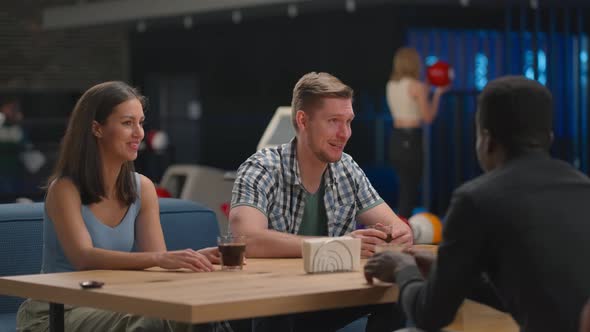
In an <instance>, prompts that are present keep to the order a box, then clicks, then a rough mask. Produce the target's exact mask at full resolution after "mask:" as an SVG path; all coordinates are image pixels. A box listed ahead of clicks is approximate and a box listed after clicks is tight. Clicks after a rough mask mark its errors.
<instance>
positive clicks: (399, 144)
mask: <svg viewBox="0 0 590 332" xmlns="http://www.w3.org/2000/svg"><path fill="white" fill-rule="evenodd" d="M389 147H390V148H389V150H390V151H389V157H390V160H391V163H392V165H393V168H394V170H395V172H396V174H397V177H398V179H399V200H398V205H397V209H398V210H397V213H398V215H400V216H402V217H405V218H409V217H411V213H412V210H413V209H414V207H416V205H417V203H418V188H419V186H420V180H421V179H422V165H423V158H424V156H423V146H422V128H394V129H393V134H392V135H391V140H390V144H389Z"/></svg>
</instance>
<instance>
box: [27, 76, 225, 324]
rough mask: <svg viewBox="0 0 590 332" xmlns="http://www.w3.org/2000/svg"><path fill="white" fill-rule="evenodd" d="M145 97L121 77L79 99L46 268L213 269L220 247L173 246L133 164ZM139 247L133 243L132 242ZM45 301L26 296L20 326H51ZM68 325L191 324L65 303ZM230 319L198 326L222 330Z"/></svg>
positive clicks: (51, 193)
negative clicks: (166, 239) (168, 246)
mask: <svg viewBox="0 0 590 332" xmlns="http://www.w3.org/2000/svg"><path fill="white" fill-rule="evenodd" d="M143 107H144V97H143V96H141V95H140V94H139V93H138V91H136V90H135V89H133V88H132V87H130V86H128V85H127V84H125V83H123V82H106V83H102V84H98V85H96V86H94V87H92V88H90V89H88V90H87V91H86V92H85V93H84V95H83V96H82V97H81V98H80V100H79V101H78V102H77V104H76V106H75V108H74V111H73V113H72V115H71V117H70V120H69V124H68V127H67V130H66V134H65V136H64V138H63V141H62V144H61V151H60V154H59V159H58V161H57V165H56V167H55V171H54V173H53V175H52V176H51V177H50V179H49V181H48V187H47V196H46V198H45V209H44V215H43V242H44V243H43V260H42V268H41V273H54V272H69V271H77V270H91V269H112V270H118V269H132V270H140V269H146V268H149V267H154V266H158V267H161V268H164V269H180V268H184V269H189V270H191V271H194V272H209V271H213V265H212V264H213V263H218V262H219V252H218V251H217V248H205V249H201V250H198V251H194V250H192V249H185V250H179V251H167V250H166V244H165V243H164V236H163V233H162V227H161V225H160V218H159V215H160V214H159V205H158V198H157V196H156V190H155V188H154V184H153V183H152V182H151V181H150V180H149V179H148V178H146V177H145V176H143V175H140V174H138V173H136V172H134V167H133V161H134V160H135V159H136V158H137V153H138V149H139V145H140V143H141V141H142V140H143V138H144V131H143V122H144V112H143ZM133 248H135V249H136V250H135V251H132V249H133ZM48 307H49V305H48V304H47V303H43V302H38V301H33V300H26V301H25V302H24V303H23V304H22V305H21V307H20V308H19V311H18V313H17V329H18V330H19V331H32V332H34V331H47V329H48V324H49V319H48ZM64 316H65V329H66V331H183V330H190V328H192V327H191V326H189V325H188V324H184V323H176V322H169V321H163V320H159V319H154V318H148V317H140V316H135V315H130V314H124V313H116V312H109V311H105V310H100V309H93V308H83V307H71V306H66V308H65V315H64ZM226 327H227V325H226V324H225V323H223V324H221V323H219V324H213V325H210V326H197V327H196V328H195V330H197V331H202V330H204V331H212V330H224V329H225V328H226Z"/></svg>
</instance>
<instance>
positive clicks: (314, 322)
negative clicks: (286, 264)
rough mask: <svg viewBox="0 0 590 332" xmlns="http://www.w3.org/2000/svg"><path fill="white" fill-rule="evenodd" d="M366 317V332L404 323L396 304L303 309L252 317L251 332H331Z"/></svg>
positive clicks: (388, 329) (388, 330)
mask: <svg viewBox="0 0 590 332" xmlns="http://www.w3.org/2000/svg"><path fill="white" fill-rule="evenodd" d="M367 315H369V316H368V321H367V327H366V328H365V331H366V332H386V331H387V332H391V331H393V330H397V329H399V328H402V327H404V326H405V317H404V314H403V313H402V311H401V309H400V308H399V306H398V305H397V303H386V304H375V305H368V306H363V307H352V308H344V309H333V310H324V311H314V312H304V313H300V314H289V315H281V316H273V317H263V318H255V319H253V320H252V332H274V331H281V332H332V331H337V330H338V329H340V328H343V327H345V326H346V325H348V324H350V323H352V322H353V321H355V320H357V319H359V318H362V317H364V316H367Z"/></svg>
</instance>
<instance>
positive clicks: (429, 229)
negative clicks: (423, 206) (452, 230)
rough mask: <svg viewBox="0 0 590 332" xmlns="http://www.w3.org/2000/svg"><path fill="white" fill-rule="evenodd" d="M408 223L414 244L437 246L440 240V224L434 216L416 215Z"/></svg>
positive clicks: (428, 214)
mask: <svg viewBox="0 0 590 332" xmlns="http://www.w3.org/2000/svg"><path fill="white" fill-rule="evenodd" d="M408 221H409V223H410V227H412V233H414V244H437V243H439V242H440V241H441V240H442V223H441V222H440V219H439V218H438V217H437V216H436V215H435V214H432V213H430V212H421V213H417V214H415V215H413V216H411V217H410V219H409V220H408Z"/></svg>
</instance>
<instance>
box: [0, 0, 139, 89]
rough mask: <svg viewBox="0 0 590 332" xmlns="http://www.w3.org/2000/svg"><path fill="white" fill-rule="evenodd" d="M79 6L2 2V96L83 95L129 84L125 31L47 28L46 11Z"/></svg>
mask: <svg viewBox="0 0 590 332" xmlns="http://www.w3.org/2000/svg"><path fill="white" fill-rule="evenodd" d="M73 2H74V1H73V0H70V1H65V0H7V1H0V91H2V90H4V91H6V90H17V91H31V90H35V91H39V90H41V91H47V90H52V91H53V90H62V91H63V90H66V91H83V90H85V89H86V88H88V87H89V86H91V85H93V84H95V83H98V82H102V81H106V80H115V79H117V80H128V78H129V64H128V62H129V60H128V53H129V52H128V49H129V46H128V37H127V28H126V27H125V26H122V25H111V26H105V27H88V28H79V29H66V30H53V31H51V30H50V31H45V30H43V29H42V25H41V16H42V15H41V13H42V9H43V7H44V6H45V7H47V6H54V5H60V4H71V3H73Z"/></svg>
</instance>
